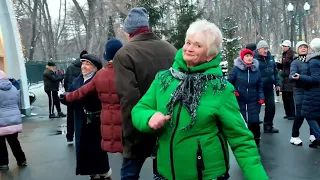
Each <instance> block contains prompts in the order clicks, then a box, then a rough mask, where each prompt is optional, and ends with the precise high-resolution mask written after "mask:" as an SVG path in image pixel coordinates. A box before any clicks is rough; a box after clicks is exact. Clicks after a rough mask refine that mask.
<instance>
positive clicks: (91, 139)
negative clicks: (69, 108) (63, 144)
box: [70, 75, 109, 175]
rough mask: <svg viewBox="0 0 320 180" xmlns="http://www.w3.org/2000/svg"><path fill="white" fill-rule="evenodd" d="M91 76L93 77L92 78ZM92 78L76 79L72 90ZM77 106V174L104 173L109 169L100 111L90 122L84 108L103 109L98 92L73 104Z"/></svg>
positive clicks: (91, 110)
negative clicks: (103, 145) (103, 147)
mask: <svg viewBox="0 0 320 180" xmlns="http://www.w3.org/2000/svg"><path fill="white" fill-rule="evenodd" d="M92 78H93V77H92ZM92 78H91V79H92ZM91 79H89V80H87V81H86V82H85V83H83V76H82V75H81V76H79V77H78V78H76V79H75V80H74V83H73V84H72V86H71V88H70V90H71V91H74V90H76V89H78V88H80V87H81V86H83V85H85V84H87V83H89V82H90V81H91ZM73 105H74V107H75V141H76V152H77V168H76V174H77V175H92V174H103V173H107V172H108V171H109V162H108V158H107V152H104V151H103V150H102V148H101V139H102V137H101V133H100V126H101V122H100V113H97V114H98V116H96V117H95V118H93V119H92V120H91V121H90V123H87V122H88V116H87V115H86V114H85V113H84V109H86V110H87V111H90V112H99V111H101V102H100V100H99V98H98V94H97V93H93V94H90V95H88V96H87V97H85V98H83V99H82V100H81V101H80V102H76V103H74V104H73Z"/></svg>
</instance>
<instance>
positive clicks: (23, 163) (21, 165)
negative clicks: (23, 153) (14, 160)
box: [18, 161, 28, 167]
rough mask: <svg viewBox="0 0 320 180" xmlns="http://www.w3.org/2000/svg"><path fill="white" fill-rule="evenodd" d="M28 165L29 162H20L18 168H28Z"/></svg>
mask: <svg viewBox="0 0 320 180" xmlns="http://www.w3.org/2000/svg"><path fill="white" fill-rule="evenodd" d="M27 165H28V164H27V161H23V162H19V163H18V166H19V167H26V166H27Z"/></svg>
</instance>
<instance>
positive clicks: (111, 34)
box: [108, 16, 116, 40]
mask: <svg viewBox="0 0 320 180" xmlns="http://www.w3.org/2000/svg"><path fill="white" fill-rule="evenodd" d="M115 37H116V33H115V32H114V28H113V17H112V16H109V22H108V40H109V39H113V38H115Z"/></svg>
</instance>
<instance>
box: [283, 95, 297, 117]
mask: <svg viewBox="0 0 320 180" xmlns="http://www.w3.org/2000/svg"><path fill="white" fill-rule="evenodd" d="M282 99H283V107H284V111H285V113H286V116H285V117H284V118H287V119H289V120H294V116H295V113H294V101H293V92H290V91H284V92H282Z"/></svg>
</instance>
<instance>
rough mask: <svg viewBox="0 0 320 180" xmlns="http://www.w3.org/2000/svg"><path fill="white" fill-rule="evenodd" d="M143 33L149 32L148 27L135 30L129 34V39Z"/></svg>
mask: <svg viewBox="0 0 320 180" xmlns="http://www.w3.org/2000/svg"><path fill="white" fill-rule="evenodd" d="M145 32H150V29H149V28H148V27H141V28H139V29H137V30H135V31H134V32H133V33H132V34H129V37H130V38H132V37H134V36H136V35H138V34H142V33H145Z"/></svg>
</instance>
